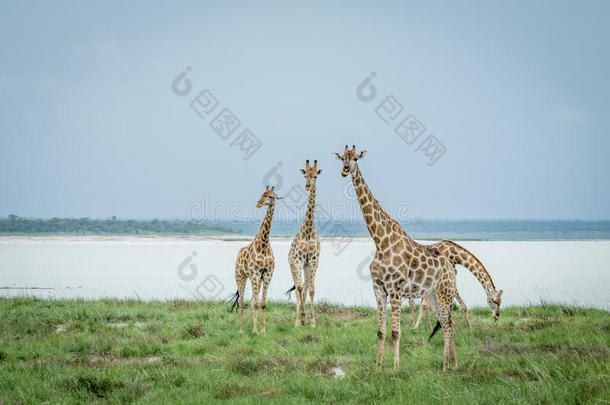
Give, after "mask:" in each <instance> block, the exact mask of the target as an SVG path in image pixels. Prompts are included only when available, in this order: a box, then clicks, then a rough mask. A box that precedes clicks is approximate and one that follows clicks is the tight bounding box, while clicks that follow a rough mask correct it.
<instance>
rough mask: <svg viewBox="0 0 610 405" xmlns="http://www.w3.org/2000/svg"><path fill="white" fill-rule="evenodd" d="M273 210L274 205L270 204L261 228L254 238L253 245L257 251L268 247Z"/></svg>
mask: <svg viewBox="0 0 610 405" xmlns="http://www.w3.org/2000/svg"><path fill="white" fill-rule="evenodd" d="M274 208H275V204H271V205H270V206H269V207H268V208H267V213H266V214H265V218H264V219H263V222H262V223H261V227H260V229H259V230H258V233H257V234H256V236H255V237H254V244H255V245H256V246H257V250H264V249H266V248H267V246H269V231H270V230H271V219H272V217H273V210H274Z"/></svg>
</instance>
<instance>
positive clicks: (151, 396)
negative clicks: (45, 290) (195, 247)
mask: <svg viewBox="0 0 610 405" xmlns="http://www.w3.org/2000/svg"><path fill="white" fill-rule="evenodd" d="M317 309H318V327H317V328H315V329H312V328H310V327H309V326H305V327H300V328H297V329H295V328H294V326H293V322H294V305H289V304H279V303H270V304H268V311H267V320H268V323H267V335H260V336H254V335H252V334H251V333H250V330H251V327H252V319H251V316H250V312H249V311H247V312H246V314H245V315H246V316H245V318H246V326H247V331H248V332H246V333H244V334H243V335H240V334H239V333H238V320H239V318H238V315H236V314H235V313H229V312H228V304H226V303H218V302H213V303H210V302H194V301H168V302H141V301H119V300H101V301H82V300H76V301H46V300H37V299H29V298H16V299H0V402H1V403H3V404H9V403H10V404H13V403H43V402H48V403H52V404H57V403H79V402H84V401H92V402H93V401H96V402H106V401H107V402H110V403H142V404H145V403H164V404H167V403H198V404H199V403H213V402H219V401H223V400H230V401H231V402H233V403H278V404H279V403H288V402H291V403H320V402H324V403H326V402H329V403H337V402H342V401H349V402H358V403H385V402H392V403H395V404H397V403H421V404H434V403H443V404H445V403H468V404H471V403H520V402H521V403H548V404H555V403H608V402H610V394H609V390H608V381H609V376H608V371H609V362H608V360H609V359H608V356H609V353H610V347H609V344H610V314H609V313H608V312H605V311H601V310H595V309H581V308H574V307H562V306H555V305H541V306H535V307H526V308H519V307H513V308H506V309H504V310H503V312H502V316H501V318H500V321H499V322H497V323H494V322H493V320H492V316H491V313H490V312H489V310H487V309H474V310H472V311H471V320H472V323H473V326H474V329H472V330H469V329H467V328H466V326H465V324H464V321H463V317H462V314H461V312H459V311H455V312H454V319H455V320H456V324H457V326H456V350H457V356H458V361H459V362H460V370H458V371H457V372H447V373H443V372H442V367H441V362H442V334H437V336H435V337H434V338H433V339H432V340H431V341H430V343H428V342H427V337H428V335H429V332H430V331H429V330H427V327H425V326H420V329H419V330H413V329H412V327H410V326H408V322H407V320H408V319H409V316H408V314H407V312H408V309H405V310H404V311H403V317H404V319H403V331H402V339H401V344H400V346H401V365H400V368H399V369H398V370H397V371H394V370H393V369H392V358H391V357H392V356H391V339H388V340H387V345H386V353H385V362H384V367H383V369H382V370H377V369H376V367H375V366H374V359H375V352H376V343H377V325H376V324H377V316H376V313H375V310H373V309H368V308H348V307H338V306H330V305H326V304H320V305H318V306H317ZM334 367H339V368H341V369H342V370H343V371H344V372H345V377H344V378H337V377H335V376H334V370H333V368H334ZM15 401H16V402H15Z"/></svg>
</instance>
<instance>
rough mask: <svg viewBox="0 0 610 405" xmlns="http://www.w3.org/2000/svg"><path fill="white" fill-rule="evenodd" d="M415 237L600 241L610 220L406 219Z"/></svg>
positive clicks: (359, 230)
mask: <svg viewBox="0 0 610 405" xmlns="http://www.w3.org/2000/svg"><path fill="white" fill-rule="evenodd" d="M217 224H218V225H219V226H220V227H222V228H224V229H227V230H229V231H231V232H234V233H241V234H244V235H255V234H256V232H257V231H258V228H259V226H260V221H248V222H245V221H241V222H239V221H237V222H230V221H220V222H218V223H217ZM401 225H402V226H403V227H404V229H405V230H406V231H407V233H408V234H409V235H410V236H412V237H413V238H415V239H423V240H440V239H453V240H599V239H610V221H581V220H421V219H412V220H409V221H402V222H401ZM300 226H301V222H300V221H292V222H282V221H274V222H273V226H272V227H271V236H276V237H292V236H294V235H295V234H296V232H297V231H298V229H299V227H300ZM316 228H317V229H318V230H319V234H320V235H321V236H332V237H368V236H369V233H368V230H367V228H366V225H365V224H364V222H329V221H325V220H319V222H318V223H317V226H316Z"/></svg>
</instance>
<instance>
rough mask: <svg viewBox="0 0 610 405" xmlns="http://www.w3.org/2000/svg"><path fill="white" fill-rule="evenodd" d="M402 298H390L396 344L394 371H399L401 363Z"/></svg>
mask: <svg viewBox="0 0 610 405" xmlns="http://www.w3.org/2000/svg"><path fill="white" fill-rule="evenodd" d="M401 306H402V297H401V296H400V294H392V295H391V296H390V309H391V310H392V342H393V343H394V369H398V365H399V362H400V308H401Z"/></svg>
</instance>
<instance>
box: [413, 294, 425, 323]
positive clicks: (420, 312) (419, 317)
mask: <svg viewBox="0 0 610 405" xmlns="http://www.w3.org/2000/svg"><path fill="white" fill-rule="evenodd" d="M425 302H426V299H425V298H422V299H421V302H420V303H419V313H418V314H417V321H415V326H414V328H415V329H417V328H419V323H420V322H421V319H422V317H423V316H424V310H425V308H426V307H425Z"/></svg>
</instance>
